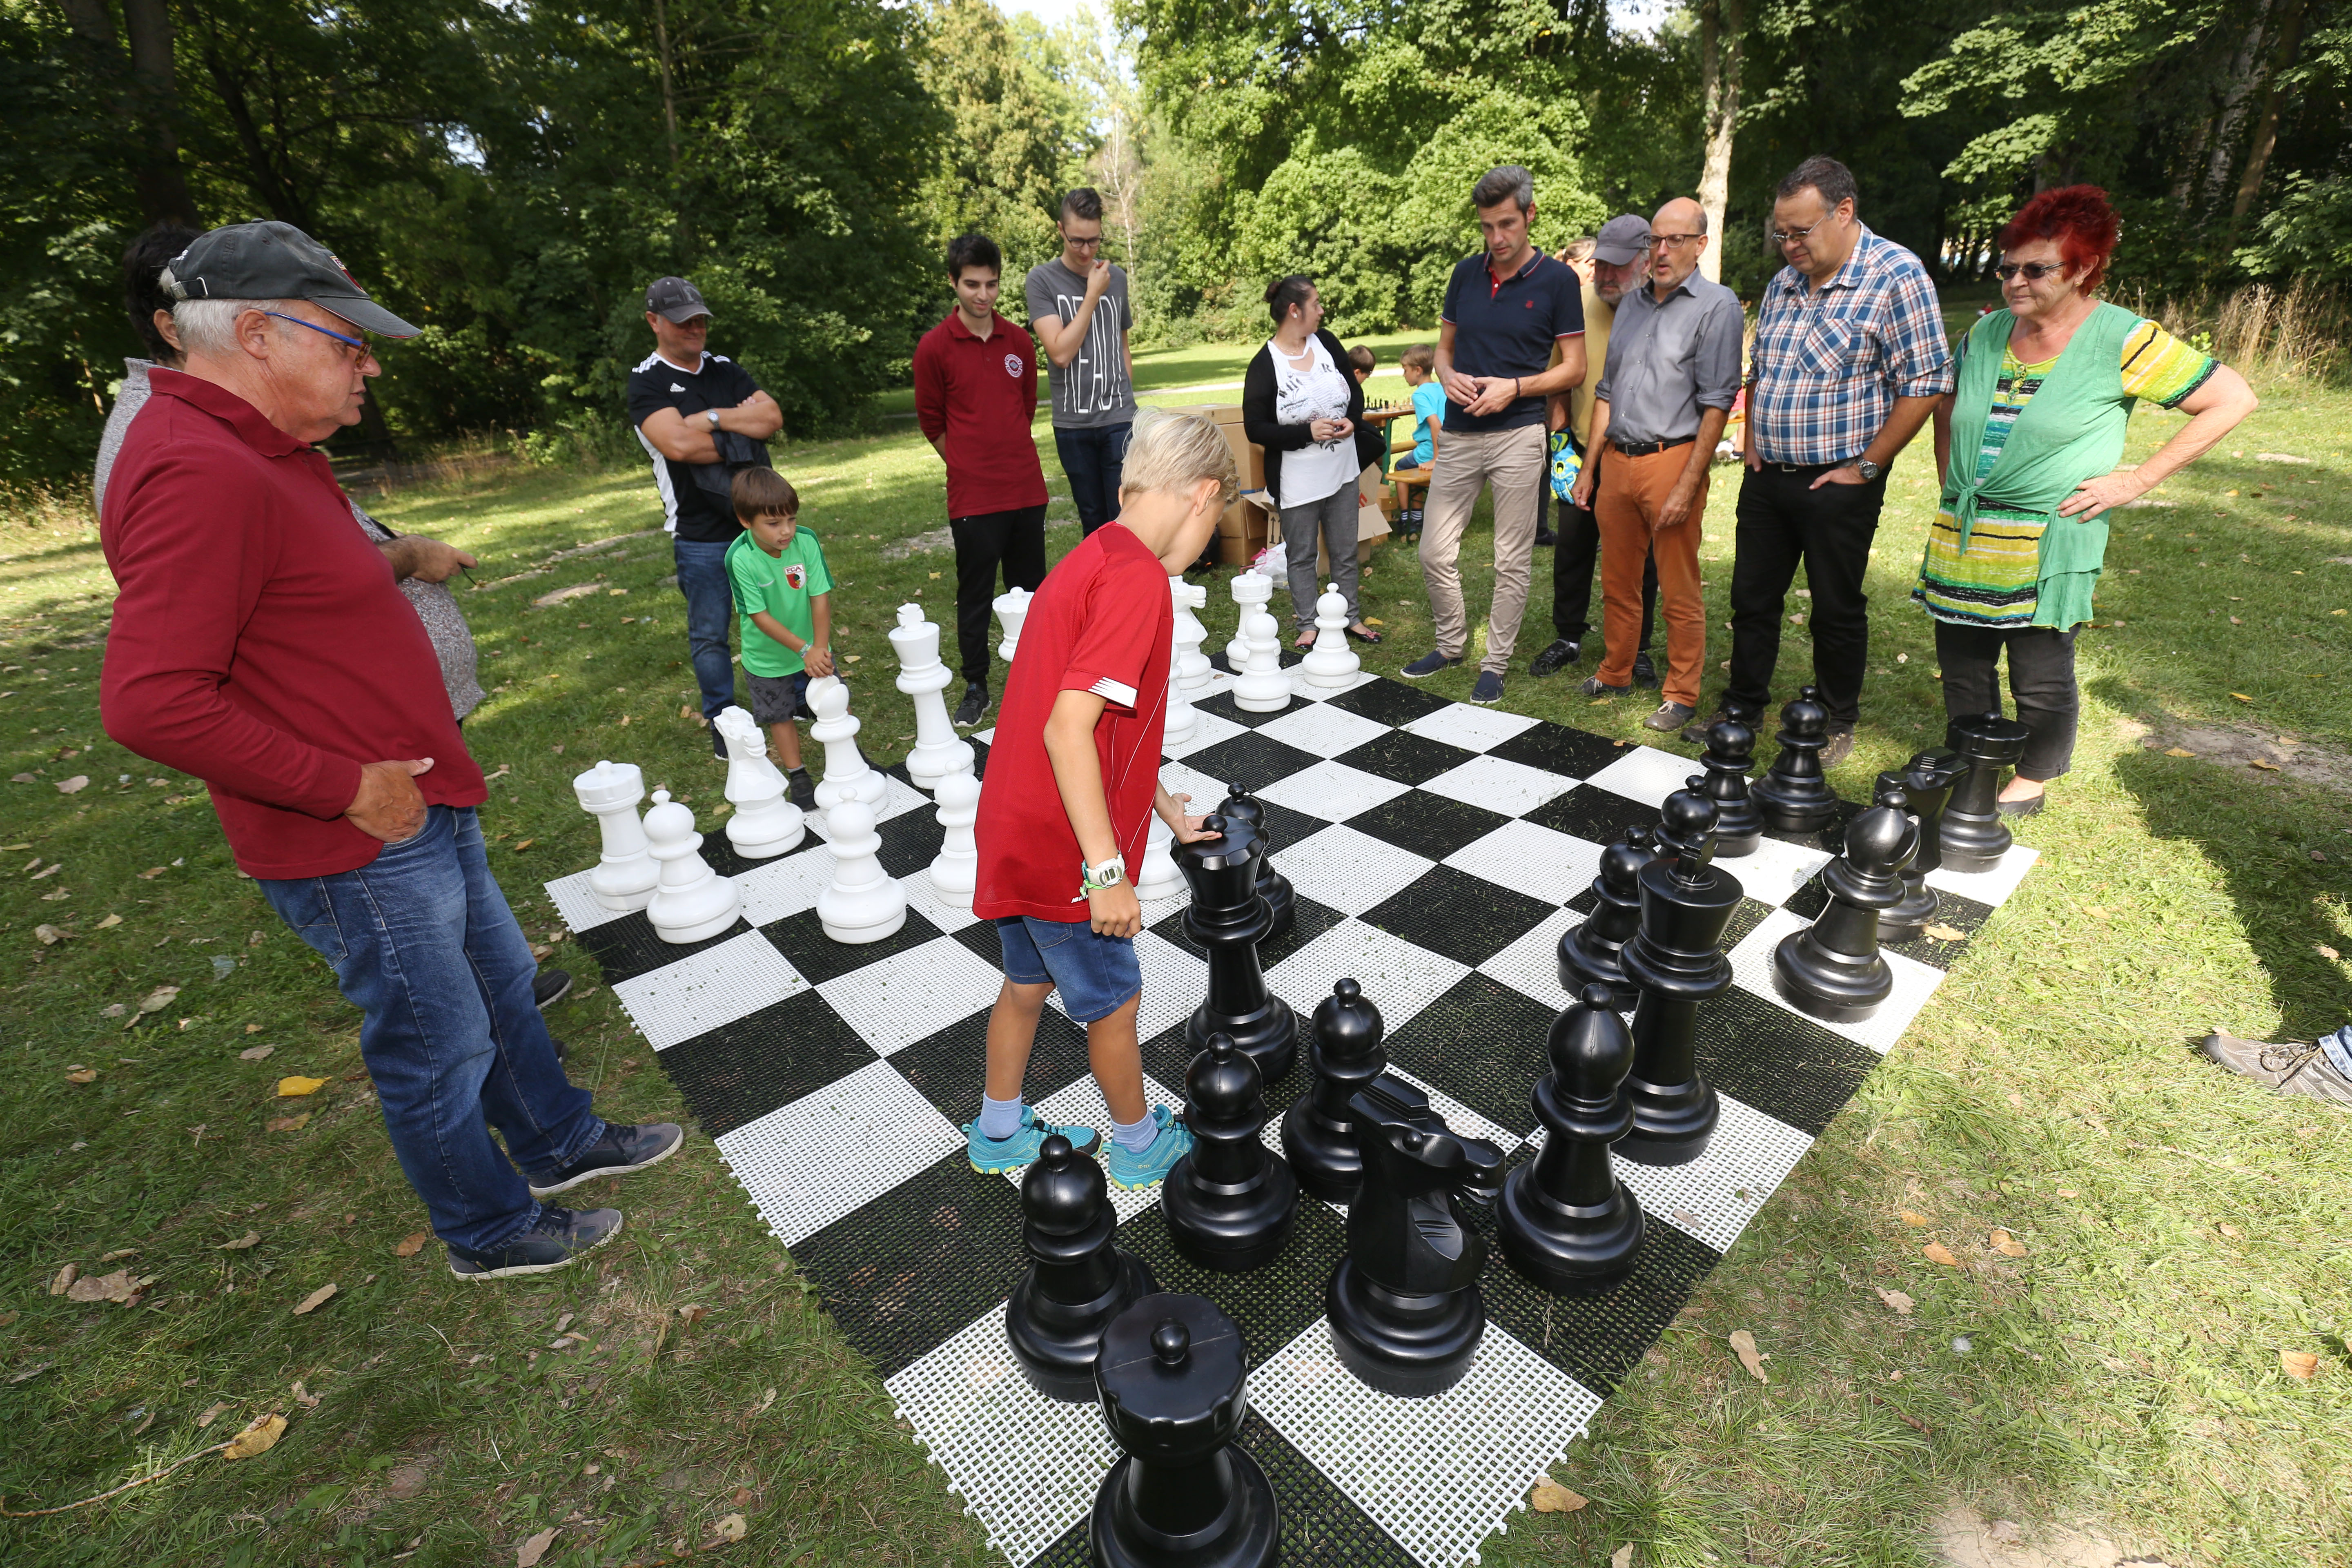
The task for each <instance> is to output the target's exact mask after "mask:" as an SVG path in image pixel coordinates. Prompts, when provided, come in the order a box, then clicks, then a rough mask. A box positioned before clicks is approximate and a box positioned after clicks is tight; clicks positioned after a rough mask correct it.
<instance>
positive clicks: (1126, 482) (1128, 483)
mask: <svg viewBox="0 0 2352 1568" xmlns="http://www.w3.org/2000/svg"><path fill="white" fill-rule="evenodd" d="M1202 479H1214V480H1216V481H1217V506H1218V509H1219V510H1223V509H1224V508H1225V507H1227V506H1230V505H1231V504H1232V503H1233V499H1234V497H1235V496H1237V495H1239V494H1240V493H1241V489H1242V477H1241V470H1240V469H1238V468H1235V467H1234V449H1233V448H1232V447H1230V446H1228V445H1226V443H1225V437H1224V434H1223V432H1222V431H1220V430H1219V429H1218V428H1217V427H1216V426H1214V425H1212V424H1211V423H1209V421H1207V420H1206V419H1203V418H1202V417H1201V416H1199V415H1197V414H1177V413H1172V412H1171V411H1170V410H1168V409H1164V408H1147V409H1144V410H1143V411H1142V412H1141V413H1139V414H1138V415H1137V416H1135V432H1134V435H1133V437H1131V438H1130V439H1129V442H1128V444H1127V461H1126V463H1125V465H1124V466H1123V467H1122V468H1121V469H1120V473H1119V486H1118V489H1119V493H1120V494H1121V495H1122V496H1124V495H1129V494H1135V495H1140V494H1142V493H1143V492H1145V491H1146V490H1158V491H1160V493H1161V494H1163V495H1182V494H1184V493H1185V492H1186V491H1188V490H1190V489H1192V487H1193V486H1194V485H1197V484H1199V483H1200V482H1201V481H1202Z"/></svg>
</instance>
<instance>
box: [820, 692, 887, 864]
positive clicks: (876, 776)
mask: <svg viewBox="0 0 2352 1568" xmlns="http://www.w3.org/2000/svg"><path fill="white" fill-rule="evenodd" d="M808 705H809V708H810V709H811V710H813V711H814V713H815V714H816V722H815V723H814V724H811V725H810V726H809V739H810V740H812V741H822V742H824V779H823V780H822V781H821V782H820V783H819V784H817V786H816V808H817V810H819V811H821V812H823V813H824V822H825V833H826V835H827V836H828V837H830V836H831V834H832V832H833V810H834V807H835V806H837V805H843V804H845V802H848V801H853V800H854V801H857V802H859V803H861V804H863V805H881V804H882V796H883V794H884V791H885V790H886V789H887V781H886V780H885V779H884V777H883V775H882V774H881V773H880V772H879V771H878V770H877V769H875V768H873V767H870V766H868V765H867V764H866V753H865V752H861V751H859V750H858V749H857V731H859V730H860V729H861V728H863V726H862V725H861V724H860V723H859V722H858V721H857V720H856V718H854V717H852V716H851V714H850V711H849V688H847V687H846V686H844V685H843V684H842V683H841V679H840V677H838V676H833V675H821V676H819V677H817V678H816V679H814V680H812V681H810V682H809V683H808Z"/></svg>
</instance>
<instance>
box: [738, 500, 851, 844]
mask: <svg viewBox="0 0 2352 1568" xmlns="http://www.w3.org/2000/svg"><path fill="white" fill-rule="evenodd" d="M733 494H734V502H735V516H736V518H737V519H738V520H739V521H740V522H741V523H742V524H743V529H744V531H743V532H742V533H740V535H738V536H737V537H736V540H735V542H734V543H732V544H730V545H729V546H728V547H727V579H728V581H729V582H730V584H733V586H734V590H735V607H736V609H737V610H739V611H740V612H741V615H742V621H743V674H744V677H745V679H747V680H748V681H749V682H750V683H751V717H752V718H753V719H755V720H757V721H759V722H761V723H762V724H765V725H767V726H768V732H769V734H770V735H771V736H772V737H773V738H774V740H775V743H776V759H777V761H779V762H781V763H782V764H783V766H784V772H785V777H786V781H787V783H788V784H790V786H791V790H792V797H793V804H794V805H798V806H799V807H800V808H801V809H802V810H803V811H806V810H808V809H810V808H811V807H812V806H814V805H815V804H816V785H815V784H813V783H812V782H811V781H810V779H809V775H808V770H807V769H806V768H804V767H803V766H802V765H801V735H800V731H798V730H796V729H794V728H793V714H794V713H796V712H798V711H800V710H802V708H803V699H804V698H805V696H806V694H807V691H808V683H809V680H810V678H811V677H813V676H823V675H831V674H833V673H834V668H833V653H832V642H833V603H832V600H831V598H830V595H831V594H832V593H833V574H831V573H829V572H827V571H826V570H825V567H824V546H822V545H820V544H819V543H818V542H817V538H816V535H815V534H814V533H811V532H809V531H807V530H806V529H803V528H802V527H801V526H800V510H801V498H800V493H799V492H798V491H796V490H794V489H793V487H792V482H791V481H790V480H788V479H785V478H784V477H783V475H782V474H780V473H778V472H776V470H775V469H773V468H745V469H744V470H742V471H741V472H740V473H739V474H737V475H736V476H735V481H734V492H733Z"/></svg>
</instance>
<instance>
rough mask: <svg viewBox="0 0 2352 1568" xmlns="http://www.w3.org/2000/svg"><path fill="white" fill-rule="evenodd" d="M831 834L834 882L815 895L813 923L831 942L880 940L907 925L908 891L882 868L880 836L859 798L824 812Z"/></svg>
mask: <svg viewBox="0 0 2352 1568" xmlns="http://www.w3.org/2000/svg"><path fill="white" fill-rule="evenodd" d="M824 820H825V826H826V828H827V829H828V830H829V831H830V832H831V834H832V836H833V881H832V882H831V883H830V884H829V885H828V886H827V887H826V888H825V889H824V892H822V893H819V894H818V895H817V896H816V918H817V923H818V924H819V925H821V926H823V927H824V934H825V935H827V936H829V937H831V938H832V939H833V940H834V941H835V942H851V943H856V942H880V941H881V940H882V939H883V938H884V937H886V936H895V935H897V934H898V928H899V927H901V926H903V925H905V924H906V923H907V889H904V888H901V887H900V886H898V879H896V878H894V877H892V876H891V875H890V874H889V873H888V872H887V871H885V870H884V869H882V861H881V858H880V852H881V848H882V836H881V835H880V834H879V833H877V832H876V831H875V830H874V814H873V813H872V812H871V811H869V810H867V809H866V805H865V804H864V803H863V802H860V801H855V800H845V801H843V802H842V803H841V804H840V805H836V806H835V807H834V808H833V809H832V810H831V811H829V812H827V813H826V814H825V819H824Z"/></svg>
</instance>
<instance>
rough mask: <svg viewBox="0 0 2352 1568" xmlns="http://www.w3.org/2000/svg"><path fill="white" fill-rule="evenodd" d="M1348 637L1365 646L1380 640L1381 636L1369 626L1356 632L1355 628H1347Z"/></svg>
mask: <svg viewBox="0 0 2352 1568" xmlns="http://www.w3.org/2000/svg"><path fill="white" fill-rule="evenodd" d="M1348 635H1349V637H1353V638H1355V639H1356V641H1358V642H1360V643H1364V644H1367V645H1370V644H1371V643H1376V642H1379V641H1380V640H1381V634H1380V633H1378V632H1376V631H1374V630H1372V629H1371V628H1370V626H1367V627H1365V628H1364V629H1363V630H1362V631H1358V630H1357V629H1356V628H1355V627H1353V626H1349V628H1348Z"/></svg>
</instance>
